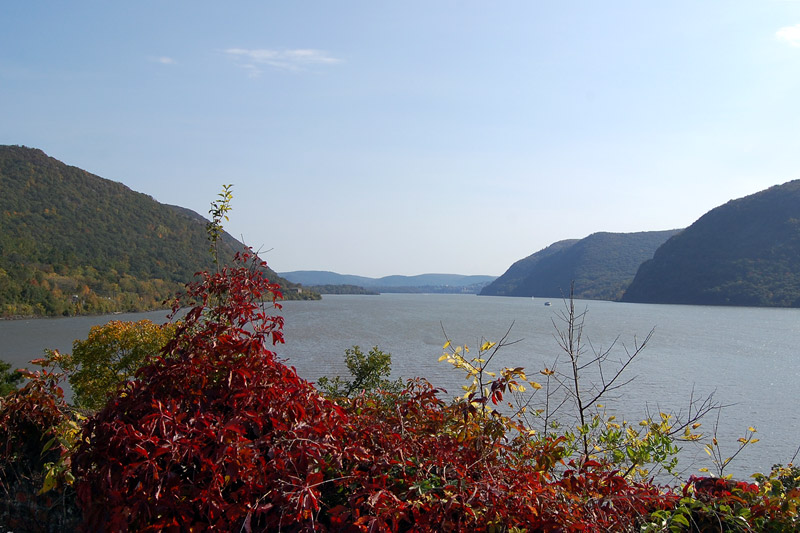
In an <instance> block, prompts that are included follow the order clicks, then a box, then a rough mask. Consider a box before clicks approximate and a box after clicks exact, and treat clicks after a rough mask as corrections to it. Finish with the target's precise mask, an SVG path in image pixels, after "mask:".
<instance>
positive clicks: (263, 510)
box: [0, 255, 800, 533]
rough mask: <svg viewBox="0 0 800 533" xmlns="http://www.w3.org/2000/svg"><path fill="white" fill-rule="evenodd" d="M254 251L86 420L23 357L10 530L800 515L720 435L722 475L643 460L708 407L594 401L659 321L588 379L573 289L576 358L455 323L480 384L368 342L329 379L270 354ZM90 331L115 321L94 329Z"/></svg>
mask: <svg viewBox="0 0 800 533" xmlns="http://www.w3.org/2000/svg"><path fill="white" fill-rule="evenodd" d="M261 266H262V265H261V264H260V263H259V262H258V260H257V258H254V257H252V256H249V255H241V256H239V260H238V261H237V262H236V263H235V264H234V265H232V266H228V267H224V268H222V269H221V270H220V271H219V272H214V273H205V274H204V275H203V276H202V277H201V278H200V279H198V280H196V281H195V282H193V283H191V284H190V285H189V286H188V287H187V292H186V294H185V296H184V298H183V299H179V300H176V302H175V303H174V305H173V311H177V310H178V309H180V308H182V307H183V306H184V305H185V304H186V303H188V302H194V307H192V308H191V309H190V310H189V311H188V313H187V314H186V315H184V318H183V320H182V321H181V322H179V323H178V324H177V325H176V329H175V330H174V331H173V332H172V333H171V337H170V339H169V340H168V341H167V344H166V345H165V346H164V347H163V348H162V349H161V350H160V351H159V352H158V353H154V354H152V355H151V356H149V357H147V358H145V360H144V361H143V364H142V366H141V368H139V369H138V370H137V371H136V373H135V376H134V378H133V379H124V378H123V379H121V380H120V382H119V383H118V385H117V386H115V387H112V388H111V389H110V394H109V395H108V396H107V399H106V401H105V404H104V405H103V406H102V408H100V409H99V410H97V411H95V412H92V413H88V414H89V417H88V418H85V417H83V416H81V415H80V414H79V413H78V412H77V411H76V410H75V409H73V408H72V407H71V406H69V405H67V404H66V403H65V402H64V400H63V393H62V392H61V390H60V388H59V386H58V382H59V379H62V377H60V376H59V374H58V373H54V370H55V369H56V366H57V365H58V364H59V362H60V361H61V359H60V358H59V357H58V354H55V353H51V355H50V357H48V358H47V359H44V360H42V361H39V364H41V365H42V366H43V369H42V370H41V371H38V372H27V373H26V376H27V378H28V382H27V383H26V384H25V385H24V386H23V387H22V388H21V389H19V390H17V391H15V392H13V393H11V394H10V395H8V396H6V397H3V398H2V399H0V442H3V443H5V444H4V446H2V447H0V522H1V523H2V524H3V525H4V526H5V527H7V528H9V529H13V530H14V531H18V532H24V531H52V530H60V531H67V530H75V529H76V528H77V527H78V526H79V525H82V527H83V530H85V531H114V532H116V531H267V532H278V531H284V532H300V531H308V532H310V531H318V532H324V531H331V532H358V531H362V532H372V531H418V532H440V531H496V532H523V531H529V532H533V531H552V532H556V531H559V532H566V531H575V532H577V531H583V532H597V533H599V532H605V531H621V532H627V531H629V532H634V531H636V532H650V533H655V532H668V531H669V532H674V531H718V530H719V531H739V532H748V531H795V530H796V528H797V527H798V525H800V524H799V523H798V504H800V490H799V489H798V480H800V470H798V469H796V468H793V467H780V466H776V467H775V468H774V469H773V471H772V472H770V473H768V474H766V475H763V476H758V477H757V480H758V481H759V484H758V485H756V484H754V483H749V482H739V481H733V480H730V479H728V478H726V477H725V476H724V468H725V466H726V465H727V464H728V463H729V461H730V459H728V458H726V457H725V455H721V454H720V453H719V451H720V447H719V443H718V442H716V439H713V441H712V442H709V443H707V444H706V445H705V446H706V448H707V449H708V450H709V455H710V456H711V457H712V458H713V463H714V465H715V466H716V467H717V471H718V474H719V476H720V477H716V478H715V477H691V478H689V479H688V480H686V481H685V482H684V483H682V484H681V485H680V486H679V487H674V488H673V487H668V486H660V485H657V484H655V483H653V482H652V480H650V479H649V476H650V475H651V474H650V470H649V469H650V468H663V469H666V470H667V471H671V469H673V468H674V454H675V452H676V451H677V446H676V444H677V443H678V442H697V441H700V440H701V439H702V435H700V434H699V433H697V429H698V427H700V425H701V422H700V419H701V418H702V416H703V414H704V413H708V412H709V411H710V410H713V409H714V407H713V405H709V404H708V403H707V402H701V403H700V404H698V403H695V402H690V406H689V413H688V415H687V416H686V417H685V418H679V417H678V416H676V415H673V414H669V413H659V414H657V415H656V416H655V417H654V418H648V419H646V420H644V421H642V422H641V423H640V424H630V423H629V422H627V421H625V420H624V419H617V418H616V417H615V416H613V415H608V414H606V413H605V412H604V410H603V408H602V406H601V405H599V404H598V402H599V400H600V399H601V398H603V397H604V395H605V394H606V393H608V392H611V391H615V390H617V384H618V381H617V380H618V378H619V377H620V376H621V375H622V372H623V371H624V368H625V366H627V364H628V363H629V362H630V361H632V360H633V359H634V358H635V357H636V356H637V354H638V353H639V352H640V351H641V350H642V349H644V346H645V345H646V343H647V340H645V341H644V342H642V343H638V344H636V345H635V349H633V350H632V351H631V352H628V353H627V355H626V356H624V357H623V360H622V361H621V362H622V367H621V368H618V369H616V370H612V371H610V372H607V373H605V374H603V373H601V379H600V380H599V381H597V382H595V383H591V380H588V381H587V380H586V379H579V374H580V372H581V369H582V368H585V366H586V365H587V364H588V365H595V364H597V365H601V366H605V365H606V364H607V361H608V353H600V354H593V355H589V357H588V359H587V360H586V361H583V360H582V359H581V358H582V356H583V355H585V354H584V348H582V347H581V329H582V321H583V315H581V314H576V313H575V310H574V305H572V304H570V305H569V306H568V307H566V309H565V311H564V313H563V314H562V315H561V316H562V318H563V320H564V323H563V325H562V326H563V327H562V329H560V330H559V335H558V339H559V345H560V347H561V349H562V350H563V354H564V357H565V359H564V361H563V364H559V363H558V362H557V361H555V362H554V365H553V366H552V367H550V368H545V369H542V370H541V371H540V372H539V373H538V374H537V377H536V380H534V379H533V378H532V377H530V378H529V377H528V376H526V375H525V372H524V370H523V369H521V368H513V369H510V368H504V369H499V370H497V371H496V372H495V371H491V370H490V365H491V364H492V360H493V359H494V357H495V355H496V354H497V353H498V352H499V351H501V350H502V349H503V347H504V346H506V345H507V344H508V342H509V341H508V340H507V339H506V338H503V339H500V340H499V341H498V342H489V341H484V342H483V344H482V345H481V346H479V347H477V350H476V351H477V354H476V356H475V357H472V358H470V356H468V355H467V354H468V353H469V349H468V348H467V347H466V346H453V344H452V343H451V342H449V341H448V342H446V343H445V345H444V354H443V355H442V358H441V359H442V360H443V361H447V363H449V364H451V365H452V366H453V367H454V368H455V369H456V370H457V371H460V372H464V374H465V376H466V377H467V385H465V393H464V395H463V396H462V397H461V398H458V399H456V400H454V401H445V400H444V399H443V398H442V394H441V391H438V390H435V389H433V388H432V387H431V386H430V384H428V383H427V382H425V381H424V380H420V379H416V380H408V381H406V382H405V383H404V384H402V385H401V384H399V383H397V382H390V381H387V380H386V379H385V378H386V376H388V375H389V372H388V364H389V355H388V354H386V353H383V352H381V351H380V350H379V349H378V348H377V347H376V348H373V349H372V350H370V351H369V353H366V354H365V353H363V352H362V351H361V350H360V349H357V348H356V347H354V348H353V349H352V350H349V351H348V353H347V354H346V361H347V363H348V368H349V369H350V370H351V372H352V374H353V379H352V380H343V379H339V378H335V379H333V380H326V382H325V383H324V385H325V387H324V390H325V391H326V392H327V396H326V395H323V394H321V393H320V392H319V391H318V390H317V389H315V387H314V386H313V385H312V384H311V383H309V382H307V381H305V380H303V379H301V378H299V377H298V376H297V374H296V373H295V372H294V370H293V369H291V368H289V367H287V366H285V365H284V364H282V363H281V362H280V361H279V360H278V359H277V358H276V356H275V354H274V353H273V352H272V351H270V349H269V347H270V346H271V345H273V344H275V343H280V342H283V335H282V326H283V319H282V317H281V316H279V315H272V314H270V313H269V311H268V309H267V308H266V307H265V304H264V303H263V302H264V301H266V302H272V305H275V306H279V304H278V303H277V301H276V300H277V299H279V298H280V296H281V294H280V291H279V287H278V286H277V285H275V284H271V283H269V282H268V281H267V280H266V279H265V278H264V277H263V275H262V273H263V269H262V268H261ZM113 329H114V328H112V330H113ZM123 336H124V335H123ZM95 343H96V344H97V345H98V346H102V345H105V344H106V343H107V339H106V337H105V336H100V337H98V338H95V339H93V340H92V339H87V344H89V345H93V344H95ZM156 344H159V343H156ZM112 351H113V350H112ZM88 352H91V350H88ZM626 361H627V362H626ZM606 370H608V367H606ZM537 380H538V381H537ZM506 405H507V406H508V408H507V409H506V408H505V406H506ZM501 406H503V407H501ZM569 420H573V422H572V423H570V422H568V421H569ZM753 433H754V430H750V433H749V434H748V435H747V436H746V437H745V438H742V439H740V445H739V449H741V448H742V447H744V446H747V445H750V444H751V443H753V442H755V440H756V439H754V438H752V436H753Z"/></svg>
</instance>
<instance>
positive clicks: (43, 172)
mask: <svg viewBox="0 0 800 533" xmlns="http://www.w3.org/2000/svg"><path fill="white" fill-rule="evenodd" d="M206 222H207V220H206V219H205V218H204V217H202V216H201V215H199V214H197V213H195V212H193V211H191V210H189V209H186V208H183V207H177V206H169V205H164V204H160V203H158V202H156V201H155V200H154V199H153V198H152V197H150V196H148V195H146V194H142V193H139V192H135V191H132V190H131V189H129V188H128V187H126V186H125V185H123V184H121V183H118V182H114V181H111V180H107V179H104V178H101V177H99V176H96V175H94V174H91V173H89V172H86V171H85V170H82V169H80V168H77V167H74V166H69V165H66V164H64V163H62V162H60V161H58V160H56V159H54V158H52V157H49V156H47V154H45V153H44V152H43V151H41V150H38V149H33V148H27V147H23V146H0V316H14V315H43V316H54V315H70V314H84V313H107V312H115V311H140V310H146V309H154V308H158V307H161V306H162V302H163V301H164V300H165V299H169V298H171V297H172V296H174V294H175V293H176V292H177V291H179V290H180V289H181V288H182V286H183V284H184V283H186V282H188V281H191V280H192V278H193V277H194V274H195V272H198V271H201V270H209V269H213V268H215V266H214V264H213V260H212V257H211V254H210V252H209V242H208V240H207V238H206V228H205V224H206ZM220 244H221V246H220V258H221V260H222V261H223V262H224V261H227V260H228V258H231V257H232V256H233V254H234V253H235V251H237V250H242V249H243V248H244V245H242V244H241V243H239V242H238V241H237V240H236V239H234V238H233V237H231V236H230V235H228V234H225V235H223V238H222V242H221V243H220ZM267 275H268V276H269V277H270V278H271V279H273V280H274V281H276V282H278V283H281V284H282V286H283V287H284V288H285V289H286V292H287V294H289V295H290V296H291V295H293V294H294V293H296V291H294V290H293V288H294V285H292V284H291V283H289V282H287V281H286V280H281V279H280V278H278V276H277V275H276V274H275V273H274V272H273V271H268V272H267Z"/></svg>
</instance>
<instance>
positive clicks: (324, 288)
mask: <svg viewBox="0 0 800 533" xmlns="http://www.w3.org/2000/svg"><path fill="white" fill-rule="evenodd" d="M304 288H305V289H307V290H310V291H314V292H316V293H318V294H368V295H371V296H375V295H377V294H380V293H379V292H378V291H376V290H372V289H365V288H364V287H359V286H358V285H310V286H308V287H304Z"/></svg>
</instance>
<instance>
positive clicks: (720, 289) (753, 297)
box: [623, 180, 800, 307]
mask: <svg viewBox="0 0 800 533" xmlns="http://www.w3.org/2000/svg"><path fill="white" fill-rule="evenodd" d="M623 300H624V301H628V302H650V303H682V304H704V305H750V306H781V307H800V180H796V181H791V182H788V183H785V184H783V185H780V186H775V187H771V188H769V189H767V190H765V191H761V192H759V193H756V194H753V195H750V196H746V197H744V198H740V199H738V200H732V201H730V202H728V203H727V204H725V205H722V206H720V207H717V208H715V209H713V210H711V211H709V212H708V213H706V214H705V215H703V216H702V217H701V218H700V219H699V220H697V222H695V223H694V224H692V225H691V226H690V227H688V228H687V229H686V230H684V231H683V232H682V233H680V234H678V235H676V236H674V237H672V238H671V239H670V240H668V241H667V242H666V243H664V244H663V245H662V246H661V247H660V248H659V249H658V250H657V251H656V253H655V256H654V257H653V258H652V260H650V261H647V262H646V263H644V264H643V265H642V266H641V268H640V269H639V272H638V273H637V274H636V278H635V279H634V281H633V283H631V285H630V287H628V290H627V291H626V293H625V296H624V298H623Z"/></svg>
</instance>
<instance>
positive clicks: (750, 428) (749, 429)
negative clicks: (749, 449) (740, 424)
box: [747, 426, 756, 433]
mask: <svg viewBox="0 0 800 533" xmlns="http://www.w3.org/2000/svg"><path fill="white" fill-rule="evenodd" d="M747 431H750V432H751V433H755V432H756V428H754V427H753V426H750V427H749V428H747Z"/></svg>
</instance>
